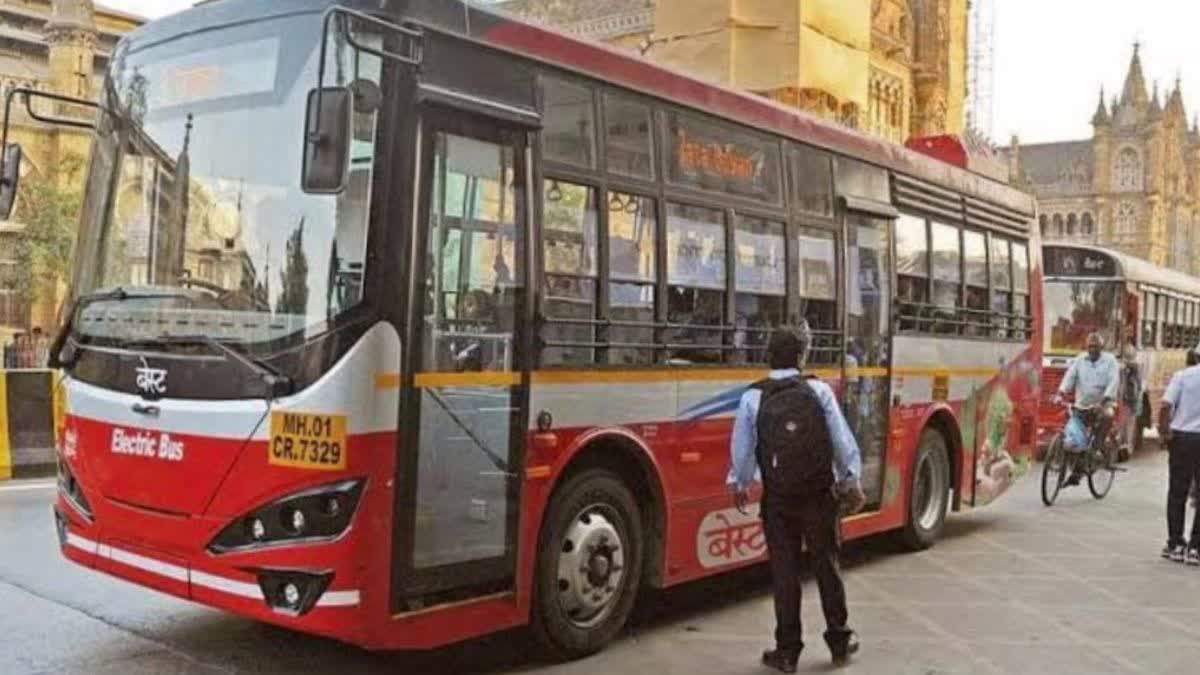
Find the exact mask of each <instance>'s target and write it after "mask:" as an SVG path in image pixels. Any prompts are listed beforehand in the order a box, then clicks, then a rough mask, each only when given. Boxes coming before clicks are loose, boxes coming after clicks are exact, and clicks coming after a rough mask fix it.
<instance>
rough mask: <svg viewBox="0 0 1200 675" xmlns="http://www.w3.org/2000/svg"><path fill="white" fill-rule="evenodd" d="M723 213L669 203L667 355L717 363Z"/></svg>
mask: <svg viewBox="0 0 1200 675" xmlns="http://www.w3.org/2000/svg"><path fill="white" fill-rule="evenodd" d="M725 261H726V251H725V214H724V213H723V212H721V211H720V210H718V209H709V208H704V207H700V206H690V205H686V204H668V205H667V277H668V283H669V287H668V305H667V321H668V322H669V323H670V324H671V328H670V330H668V331H667V337H666V342H667V343H668V347H667V349H668V358H669V359H670V360H671V361H674V362H680V363H720V362H721V360H722V359H721V354H722V351H723V344H724V340H723V339H722V336H723V334H724V332H725V331H724V325H725V287H726V276H725V275H726V270H725V264H726V262H725Z"/></svg>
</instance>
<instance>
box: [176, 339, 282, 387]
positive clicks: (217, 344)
mask: <svg viewBox="0 0 1200 675" xmlns="http://www.w3.org/2000/svg"><path fill="white" fill-rule="evenodd" d="M152 342H155V343H160V344H168V345H172V344H202V345H205V346H207V347H209V348H210V349H212V350H213V351H215V352H220V353H221V354H223V355H224V356H225V357H226V358H227V359H229V360H230V361H234V362H236V363H238V364H239V365H241V366H242V367H244V368H245V369H246V370H249V371H250V372H252V373H254V374H255V375H257V376H258V377H259V378H260V379H262V381H263V384H265V385H266V386H267V392H266V394H265V397H266V398H268V399H277V398H280V397H282V396H288V395H289V394H291V393H292V392H293V391H295V383H294V382H293V381H292V378H290V377H288V376H287V375H284V374H283V373H280V372H279V371H278V370H276V369H274V368H272V367H271V366H269V365H267V362H266V361H264V360H263V359H260V358H258V357H256V356H250V355H249V354H244V353H242V352H240V351H238V350H236V349H234V348H233V347H230V346H229V345H227V344H225V343H224V342H221V341H220V340H218V339H216V338H214V337H213V336H211V335H164V336H163V337H161V338H158V339H155V340H153V341H152Z"/></svg>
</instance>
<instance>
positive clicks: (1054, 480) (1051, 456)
mask: <svg viewBox="0 0 1200 675" xmlns="http://www.w3.org/2000/svg"><path fill="white" fill-rule="evenodd" d="M1067 464H1069V462H1068V461H1067V451H1066V448H1064V447H1063V437H1062V434H1058V435H1057V436H1055V437H1054V439H1053V440H1051V441H1050V445H1049V446H1047V447H1046V456H1045V457H1044V458H1043V463H1042V503H1043V504H1045V505H1046V506H1054V500H1056V499H1058V493H1059V492H1061V491H1062V486H1063V482H1064V481H1066V471H1067Z"/></svg>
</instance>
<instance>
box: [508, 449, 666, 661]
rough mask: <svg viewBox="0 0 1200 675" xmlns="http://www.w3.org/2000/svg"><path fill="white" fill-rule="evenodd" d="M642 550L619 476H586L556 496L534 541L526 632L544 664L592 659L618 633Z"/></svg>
mask: <svg viewBox="0 0 1200 675" xmlns="http://www.w3.org/2000/svg"><path fill="white" fill-rule="evenodd" d="M613 539H615V541H612V540H613ZM601 540H603V541H604V542H605V543H604V544H601V543H600V542H601ZM643 550H644V549H643V542H642V520H641V513H640V512H639V510H638V506H637V502H635V501H634V498H633V493H632V492H630V490H629V487H628V486H627V485H626V484H625V482H624V481H623V480H621V478H620V476H618V475H617V474H615V473H613V472H611V471H608V470H605V469H588V470H585V471H583V472H581V473H579V474H578V475H576V476H574V477H572V478H570V479H569V480H568V481H567V482H566V483H564V484H563V485H561V486H560V487H559V488H558V489H557V490H555V493H554V496H553V497H552V498H551V499H550V506H549V507H548V508H547V510H546V517H545V520H543V522H542V533H541V536H540V538H539V541H538V559H537V567H536V571H535V577H534V589H533V590H534V597H533V617H532V626H531V627H532V631H533V636H534V638H535V639H536V640H537V642H538V644H539V646H540V647H541V648H542V650H543V651H544V653H545V655H546V656H547V657H548V658H550V659H552V660H557V661H565V660H570V659H577V658H581V657H584V656H587V655H589V654H593V653H595V652H598V651H600V650H601V649H603V648H604V647H605V646H606V645H607V644H608V643H609V642H611V641H612V640H613V639H614V638H615V637H616V636H617V635H618V634H619V633H620V631H621V629H622V628H623V627H624V625H625V622H626V621H627V620H628V619H629V614H630V612H631V611H632V610H633V603H634V600H635V599H636V598H637V592H638V586H639V585H640V583H641V578H642V558H643ZM605 561H607V562H605ZM568 568H569V569H568ZM618 575H619V578H618V579H617V580H615V581H614V580H613V577H614V576H618ZM593 583H594V584H596V586H595V587H592V586H591V584H593ZM589 589H590V590H589ZM593 592H594V593H595V596H593V595H592V593H593ZM601 595H602V596H603V597H602V598H601V599H597V600H593V599H592V598H593V597H599V596H601ZM593 604H602V605H603V607H602V608H601V609H599V610H597V609H596V608H595V607H594V606H592V605H593ZM592 612H595V613H594V614H592Z"/></svg>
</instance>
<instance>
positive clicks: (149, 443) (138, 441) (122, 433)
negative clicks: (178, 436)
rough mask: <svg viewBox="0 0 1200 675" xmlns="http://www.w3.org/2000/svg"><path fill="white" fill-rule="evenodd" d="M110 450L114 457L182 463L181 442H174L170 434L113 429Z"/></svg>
mask: <svg viewBox="0 0 1200 675" xmlns="http://www.w3.org/2000/svg"><path fill="white" fill-rule="evenodd" d="M110 447H111V450H112V453H113V454H114V455H127V456H130V457H145V458H147V459H160V460H163V461H167V462H182V461H183V449H184V448H183V441H176V440H173V439H172V438H171V435H170V434H166V433H162V434H159V433H153V432H149V431H130V430H127V429H113V432H112V444H111V446H110Z"/></svg>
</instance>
